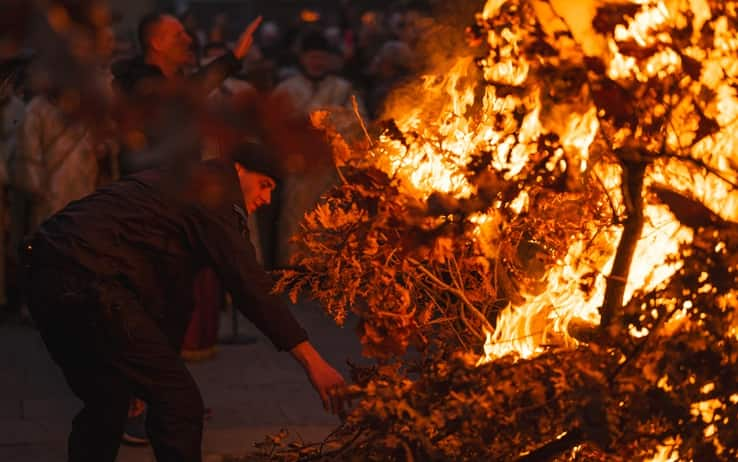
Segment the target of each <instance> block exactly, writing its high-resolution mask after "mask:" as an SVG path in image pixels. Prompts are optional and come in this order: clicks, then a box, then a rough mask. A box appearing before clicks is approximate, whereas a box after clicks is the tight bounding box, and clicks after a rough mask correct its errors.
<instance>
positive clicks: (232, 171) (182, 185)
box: [25, 144, 344, 462]
mask: <svg viewBox="0 0 738 462" xmlns="http://www.w3.org/2000/svg"><path fill="white" fill-rule="evenodd" d="M278 177H279V170H278V167H277V166H276V165H274V164H273V161H272V159H271V158H270V157H269V156H268V155H266V154H265V153H264V152H263V151H262V150H261V149H260V148H259V147H258V146H257V145H254V144H244V145H241V146H240V147H239V148H237V149H236V151H235V152H234V154H233V156H232V160H229V161H222V160H214V161H208V162H203V163H200V164H196V165H192V166H188V167H181V166H180V167H179V168H173V169H165V168H161V169H154V170H147V171H144V172H141V173H139V174H136V175H132V176H129V177H126V178H124V179H123V180H122V181H120V182H118V183H114V184H112V185H109V186H106V187H103V188H101V189H99V190H98V191H97V192H95V193H94V194H92V195H90V196H88V197H86V198H84V199H82V200H80V201H76V202H73V203H71V204H70V205H69V206H68V207H66V208H65V209H64V210H62V211H61V212H59V213H57V214H56V215H54V216H53V217H51V218H50V219H49V220H47V221H46V222H45V223H44V224H43V225H42V226H41V228H40V230H39V231H38V232H37V233H36V234H35V235H34V237H33V238H32V240H31V241H29V243H28V244H27V245H26V248H25V256H26V262H25V265H26V268H27V271H28V282H29V286H30V291H29V307H30V310H31V313H32V315H33V318H34V320H35V321H36V323H37V326H38V328H39V331H40V332H41V336H42V337H43V339H44V342H45V343H46V346H47V348H48V350H49V352H50V354H51V356H52V358H53V359H54V361H55V362H56V363H57V364H58V365H59V366H60V367H61V368H62V370H63V372H64V375H65V378H66V380H67V383H68V384H69V386H70V387H71V389H72V391H73V392H74V393H75V394H76V395H77V396H78V397H79V398H80V399H81V400H82V401H83V402H84V408H83V409H82V411H81V412H80V413H79V414H78V415H77V416H76V417H75V419H74V422H73V425H72V432H71V434H70V437H69V460H70V461H73V462H79V461H89V462H93V461H94V462H113V461H114V460H115V457H116V454H117V452H118V447H119V443H120V438H121V434H122V432H123V427H124V424H125V422H126V416H127V413H128V404H129V399H130V397H131V396H132V395H133V394H135V395H136V396H139V397H141V398H143V399H144V400H145V401H146V402H147V403H148V405H149V415H148V417H147V423H146V424H147V431H148V434H149V436H150V438H151V443H152V446H153V449H154V453H155V454H156V457H157V460H159V461H162V462H163V461H182V462H191V461H192V462H199V461H200V460H201V449H200V446H201V440H202V421H203V403H202V398H201V396H200V392H199V390H198V388H197V385H196V384H195V381H194V380H193V378H192V376H191V375H190V373H189V372H188V371H187V368H186V367H185V365H184V364H183V362H182V360H181V359H180V356H179V346H180V343H181V341H182V337H183V335H184V331H185V328H186V327H187V323H188V320H189V315H190V312H191V309H192V303H193V302H192V295H191V294H192V289H191V285H192V281H193V278H194V276H195V274H196V273H197V271H198V270H199V269H200V268H202V267H203V266H210V267H212V268H215V270H216V271H217V272H218V274H219V276H220V278H221V279H222V281H223V283H224V284H225V286H226V287H227V289H228V290H229V291H230V292H231V294H232V296H233V299H234V304H235V305H236V307H237V308H238V309H240V310H241V312H242V313H243V314H244V315H245V316H247V317H248V318H249V319H250V320H251V321H252V322H253V323H254V324H255V325H256V326H257V327H258V328H259V329H260V330H261V331H262V332H263V333H264V334H265V335H266V336H267V337H268V338H269V339H270V340H271V341H272V342H273V343H274V345H275V346H276V347H277V348H278V349H279V350H285V351H289V352H290V353H291V354H292V355H293V356H294V357H295V358H296V359H297V360H298V361H299V362H300V363H301V364H302V365H303V366H304V368H305V371H306V373H307V375H308V377H309V379H310V381H311V382H312V384H313V386H314V387H315V388H316V390H317V391H318V393H319V394H320V396H321V398H322V400H323V403H324V405H325V406H326V408H330V410H332V411H333V412H337V411H339V410H340V407H341V402H340V399H339V398H337V393H336V392H337V391H338V389H339V388H340V387H341V386H342V385H343V383H344V382H343V378H342V377H341V376H340V374H339V373H338V372H337V371H336V370H334V369H333V368H332V367H331V366H330V365H329V364H328V363H327V362H326V361H325V360H323V358H322V357H321V356H320V355H319V354H318V353H317V352H316V351H315V349H314V348H313V347H312V346H311V344H310V343H309V342H308V339H307V335H306V333H305V331H304V330H303V329H302V327H301V326H300V325H299V324H298V323H297V321H296V320H295V319H294V317H293V316H292V314H291V313H290V311H289V309H288V307H287V306H286V304H285V303H283V302H282V300H281V299H280V298H278V297H276V296H272V295H270V294H269V291H270V288H271V282H272V281H271V280H270V278H269V276H268V275H267V274H266V273H265V272H264V271H263V270H262V269H261V267H260V266H259V265H258V264H257V262H256V260H255V257H254V249H253V247H252V246H251V244H250V242H249V239H248V231H247V228H246V219H247V215H248V214H249V213H252V212H253V211H254V210H256V209H257V208H258V207H259V206H261V205H265V204H268V203H269V202H270V199H271V191H272V189H273V188H274V186H275V179H276V178H278Z"/></svg>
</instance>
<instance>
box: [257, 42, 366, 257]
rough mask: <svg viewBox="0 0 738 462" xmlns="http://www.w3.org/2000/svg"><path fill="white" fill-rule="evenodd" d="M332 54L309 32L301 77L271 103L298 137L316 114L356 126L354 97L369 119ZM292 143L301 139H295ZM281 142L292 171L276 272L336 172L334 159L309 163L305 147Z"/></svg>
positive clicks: (282, 200)
mask: <svg viewBox="0 0 738 462" xmlns="http://www.w3.org/2000/svg"><path fill="white" fill-rule="evenodd" d="M332 53H334V50H333V49H332V48H331V47H330V44H329V43H328V41H327V40H326V38H325V36H324V35H323V33H322V32H321V31H320V30H317V29H315V30H311V31H309V32H307V33H306V34H305V35H304V36H303V37H302V41H301V46H300V55H299V58H300V73H299V74H298V75H295V76H294V77H291V78H289V79H287V80H285V81H284V82H282V83H280V84H279V85H278V86H277V87H276V88H275V89H274V92H273V93H272V95H271V97H270V100H269V101H270V102H269V107H270V108H272V110H273V111H274V112H276V113H278V115H279V116H280V117H281V118H282V120H283V121H284V123H286V124H287V126H290V124H294V126H295V127H296V129H295V132H297V131H298V130H301V129H302V127H304V125H305V124H308V123H309V122H308V120H309V117H310V113H311V112H313V111H316V110H326V109H327V110H331V111H332V112H334V113H335V120H336V121H337V125H339V127H338V128H339V129H341V128H345V127H348V126H351V125H355V124H357V118H356V114H355V113H354V109H353V102H352V101H353V97H357V106H358V109H359V113H360V114H361V115H362V116H363V115H364V114H365V111H364V106H363V103H362V102H361V98H359V97H358V95H356V94H355V91H354V88H353V86H352V85H351V83H350V82H349V81H347V80H345V79H343V78H341V77H338V76H336V75H335V74H333V73H331V71H330V66H331V54H332ZM293 139H299V138H298V137H297V136H296V135H295V136H293ZM278 141H281V143H282V145H281V148H280V150H281V152H282V153H283V155H286V156H287V157H288V158H289V161H288V162H289V164H290V167H291V168H292V173H291V174H289V175H288V176H287V177H286V178H285V180H284V181H283V182H282V190H281V193H280V197H279V205H278V207H279V208H280V210H279V219H278V225H277V232H276V244H275V251H276V255H275V266H277V267H286V266H288V265H289V264H290V263H289V262H290V258H291V256H292V253H293V245H292V244H291V243H290V238H291V236H292V235H294V234H295V233H296V232H297V231H298V230H299V224H300V221H301V220H302V217H303V215H304V214H305V212H306V211H307V210H309V209H310V208H312V207H313V206H314V205H315V204H316V203H317V201H318V199H319V197H320V195H321V194H322V193H323V192H324V191H325V190H326V189H327V188H329V187H330V186H331V185H333V184H335V182H336V172H335V166H334V165H333V162H332V159H331V158H328V159H319V158H311V156H310V154H309V151H308V149H306V147H305V146H304V145H303V146H300V145H297V143H293V144H292V145H290V144H289V143H290V140H289V139H282V140H278Z"/></svg>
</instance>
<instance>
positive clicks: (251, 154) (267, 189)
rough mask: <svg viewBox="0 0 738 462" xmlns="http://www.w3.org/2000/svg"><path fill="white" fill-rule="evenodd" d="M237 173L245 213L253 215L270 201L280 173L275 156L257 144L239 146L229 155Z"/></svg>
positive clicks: (247, 143)
mask: <svg viewBox="0 0 738 462" xmlns="http://www.w3.org/2000/svg"><path fill="white" fill-rule="evenodd" d="M231 160H233V163H234V165H235V167H236V172H238V182H239V183H240V184H241V192H242V193H243V201H244V204H245V205H246V211H247V212H248V213H253V212H254V211H255V210H256V209H258V208H259V207H261V206H263V205H268V204H269V203H270V202H271V201H272V191H273V190H274V188H275V187H276V185H277V179H279V178H280V177H281V176H282V172H281V169H280V166H279V163H278V162H277V160H276V158H275V156H274V155H273V154H272V153H270V152H268V151H267V150H266V149H264V147H263V146H262V145H260V144H258V143H253V142H244V143H241V144H239V145H238V146H237V147H236V148H235V149H234V150H233V151H232V154H231Z"/></svg>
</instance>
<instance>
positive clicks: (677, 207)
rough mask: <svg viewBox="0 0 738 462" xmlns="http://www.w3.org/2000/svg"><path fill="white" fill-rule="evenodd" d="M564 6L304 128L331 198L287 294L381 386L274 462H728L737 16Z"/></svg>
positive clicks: (733, 9)
mask: <svg viewBox="0 0 738 462" xmlns="http://www.w3.org/2000/svg"><path fill="white" fill-rule="evenodd" d="M571 3H572V5H574V4H576V5H577V6H576V7H574V6H572V5H567V2H564V1H554V0H550V1H545V0H541V1H526V0H513V1H499V0H490V1H489V2H488V3H487V4H486V5H484V6H483V8H482V11H481V12H480V13H478V14H477V16H476V20H475V22H474V24H473V25H471V26H470V27H468V28H467V30H466V31H465V33H461V32H454V31H453V30H443V26H441V28H442V30H439V31H436V32H434V34H433V36H434V40H438V37H453V36H454V34H457V35H458V36H459V37H463V38H464V42H463V43H462V45H463V46H458V47H454V49H453V52H452V53H445V54H444V53H440V52H439V53H437V54H436V55H434V56H433V58H434V59H433V60H432V61H433V63H434V64H433V66H434V67H433V68H431V69H430V70H429V72H428V74H427V75H425V76H423V77H422V79H421V82H420V83H419V84H412V85H409V86H408V87H406V88H403V89H401V90H399V91H398V92H397V93H396V95H395V97H394V99H392V100H391V102H390V104H389V105H388V107H387V111H386V114H385V120H386V121H385V122H382V123H380V124H377V125H376V126H371V127H366V130H365V132H364V133H363V135H362V136H358V137H344V136H341V135H340V134H339V133H338V132H337V131H336V130H334V129H333V128H332V127H331V124H330V120H331V117H330V114H326V113H316V114H314V123H315V124H316V125H317V126H319V127H321V128H322V129H323V130H324V131H325V133H326V136H327V137H328V138H329V139H330V141H331V143H332V145H333V147H334V154H335V158H336V162H337V165H338V169H339V174H340V177H341V184H340V185H338V186H337V187H335V188H333V189H332V190H331V191H330V192H329V193H328V194H326V196H325V198H324V200H323V202H322V203H321V204H320V205H319V206H318V207H317V208H316V209H315V210H314V211H312V212H310V213H309V214H307V215H306V217H305V222H304V225H303V230H302V232H301V234H300V235H299V236H298V237H297V242H299V244H300V246H301V253H300V254H299V255H298V257H297V259H296V261H295V264H296V267H297V268H298V269H296V270H292V271H289V272H287V273H285V274H284V277H283V278H282V280H281V282H280V289H281V290H285V291H289V292H290V293H291V294H292V296H293V297H297V296H298V295H299V294H300V293H307V294H309V295H311V296H313V297H315V298H317V299H318V300H320V301H321V302H322V303H323V306H325V307H326V309H327V311H328V312H329V313H330V314H331V315H332V316H333V317H334V318H335V319H336V320H337V321H338V322H339V323H342V322H343V321H344V319H345V318H346V316H347V313H348V312H353V313H354V314H355V315H357V316H358V318H359V319H360V325H359V334H360V336H361V341H362V344H363V345H364V347H365V353H366V354H367V355H369V356H372V357H375V358H377V359H378V366H376V367H374V368H371V369H369V370H367V369H362V370H358V369H357V371H356V377H354V379H355V383H356V384H355V385H353V386H352V393H353V394H355V396H356V397H357V398H360V404H359V405H358V406H357V408H356V409H355V410H354V411H353V412H352V413H351V414H350V415H349V416H348V417H347V419H346V423H345V425H344V426H343V428H341V429H340V431H339V432H337V433H336V436H335V439H334V440H332V441H328V442H326V443H325V444H322V445H320V446H306V447H304V448H297V449H295V448H292V449H289V450H284V451H280V450H278V449H277V448H275V447H271V446H270V445H268V444H267V445H266V446H269V448H267V449H268V450H269V454H270V457H275V458H286V459H289V458H299V457H302V458H305V459H312V460H314V459H319V458H321V457H323V458H325V459H326V460H329V459H330V460H332V459H338V460H343V459H346V460H377V461H379V460H382V461H385V460H501V461H508V460H629V459H635V460H660V461H667V460H670V461H675V460H695V461H704V460H736V458H737V457H738V425H736V423H738V381H737V380H736V378H737V377H738V375H737V372H738V364H737V363H738V337H737V334H738V332H736V327H738V319H736V317H735V313H736V311H735V308H736V304H737V300H736V291H735V288H736V282H737V281H736V272H735V269H736V264H738V231H737V228H736V226H735V224H734V223H735V222H736V221H738V202H737V201H738V194H737V193H736V182H737V181H738V178H736V176H738V166H737V162H736V159H738V157H736V155H735V153H736V152H738V151H737V149H738V143H737V141H738V93H737V91H738V2H735V1H723V0H661V1H651V0H639V1H636V2H611V3H606V2H600V3H599V4H597V5H589V4H586V3H580V2H571ZM587 16H588V18H587V20H586V21H583V20H582V18H583V17H587ZM452 41H453V40H452ZM275 442H276V440H275ZM275 444H276V443H275ZM275 449H276V450H275Z"/></svg>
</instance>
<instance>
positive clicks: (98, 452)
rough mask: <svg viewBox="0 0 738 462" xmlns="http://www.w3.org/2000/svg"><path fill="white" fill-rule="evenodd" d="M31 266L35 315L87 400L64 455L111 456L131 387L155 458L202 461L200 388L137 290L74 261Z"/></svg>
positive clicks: (104, 459) (107, 461) (98, 461)
mask: <svg viewBox="0 0 738 462" xmlns="http://www.w3.org/2000/svg"><path fill="white" fill-rule="evenodd" d="M39 266H40V265H39ZM31 273H32V277H31V287H32V290H31V292H30V293H31V294H32V296H31V306H32V313H33V315H34V319H35V320H36V321H37V323H38V325H39V329H40V331H41V333H42V337H43V338H44V341H45V342H46V344H47V347H48V349H49V352H50V353H51V355H52V357H53V359H54V360H55V361H56V362H57V363H58V364H59V365H60V366H61V367H62V370H63V371H64V374H65V377H66V379H67V381H68V383H69V385H70V387H71V388H72V390H73V391H74V392H75V394H77V396H79V397H80V399H82V401H83V402H84V404H85V408H84V409H83V410H82V412H81V413H80V414H79V415H78V417H77V418H75V421H74V425H73V431H72V434H71V435H70V439H69V443H70V448H69V452H70V461H71V462H78V461H79V462H82V461H84V462H87V461H90V462H92V461H95V462H112V461H113V460H114V458H115V454H116V453H117V451H118V448H119V445H120V438H121V435H122V433H123V427H124V424H125V420H126V416H127V413H128V406H129V400H130V397H131V392H133V393H134V394H135V395H136V396H139V397H141V398H142V399H143V400H144V401H146V403H147V404H148V406H149V410H148V412H149V414H148V418H147V426H148V429H149V437H150V438H151V444H152V447H153V448H154V453H155V454H156V457H157V461H159V462H169V461H172V462H174V461H176V462H200V461H201V458H202V454H201V449H200V446H201V443H202V426H203V421H202V419H203V414H204V410H203V403H202V397H201V396H200V392H199V389H198V388H197V385H196V384H195V381H194V379H193V378H192V376H191V375H190V373H189V371H188V370H187V368H186V367H185V365H184V363H183V361H182V360H181V358H180V357H179V353H178V349H177V348H175V347H174V346H172V344H171V343H170V341H169V339H168V338H167V337H166V336H165V335H164V334H163V333H162V331H161V329H160V328H159V326H158V325H157V323H156V322H155V321H154V319H153V318H152V317H151V316H150V315H149V314H148V313H146V311H145V310H144V308H143V307H142V306H141V304H140V302H139V301H138V299H137V297H136V296H135V294H133V293H132V292H131V291H130V290H128V289H127V288H125V287H124V286H123V285H122V284H120V283H119V282H117V281H100V280H94V275H90V274H89V273H87V274H85V273H82V274H80V272H79V271H77V274H75V269H74V266H71V267H64V268H61V269H53V268H49V267H41V269H34V270H32V271H31Z"/></svg>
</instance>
